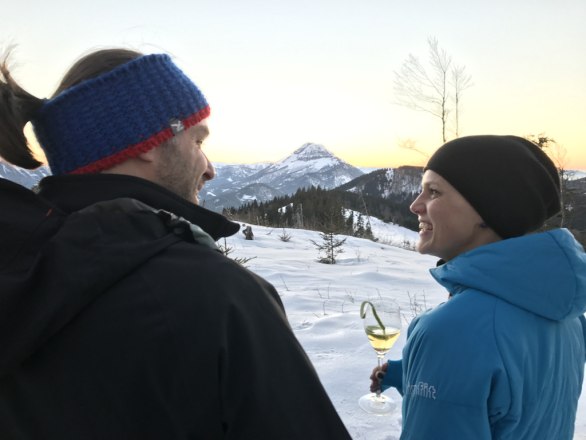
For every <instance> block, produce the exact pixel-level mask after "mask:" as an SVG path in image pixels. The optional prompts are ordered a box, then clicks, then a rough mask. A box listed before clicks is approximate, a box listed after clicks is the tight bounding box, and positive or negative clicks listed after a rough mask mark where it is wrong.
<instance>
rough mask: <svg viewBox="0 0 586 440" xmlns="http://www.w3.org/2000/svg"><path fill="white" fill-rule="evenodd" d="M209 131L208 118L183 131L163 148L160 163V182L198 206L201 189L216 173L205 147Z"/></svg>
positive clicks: (158, 169)
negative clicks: (204, 143)
mask: <svg viewBox="0 0 586 440" xmlns="http://www.w3.org/2000/svg"><path fill="white" fill-rule="evenodd" d="M208 134H209V130H208V126H207V122H206V121H205V120H203V121H201V122H200V123H198V124H197V125H194V126H193V127H189V128H188V129H187V130H185V131H182V132H181V133H179V134H178V135H177V136H175V138H174V140H173V141H172V142H169V143H168V144H167V145H163V146H161V147H160V148H162V149H163V150H162V151H161V155H160V157H159V160H158V162H157V164H156V170H155V172H156V177H157V179H158V181H159V182H158V183H159V184H160V185H161V186H163V187H165V188H167V189H168V190H170V191H172V192H174V193H175V194H177V195H179V196H181V197H183V198H184V199H186V200H188V201H190V202H192V203H195V204H196V205H197V204H198V203H199V191H201V189H202V188H203V186H204V184H205V182H207V181H208V180H211V179H213V178H214V176H215V175H216V172H215V170H214V167H213V165H212V164H211V162H210V161H209V160H208V158H207V156H206V155H205V153H204V152H203V150H202V145H203V142H204V140H205V139H206V138H207V136H208Z"/></svg>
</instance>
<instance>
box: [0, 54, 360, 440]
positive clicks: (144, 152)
mask: <svg viewBox="0 0 586 440" xmlns="http://www.w3.org/2000/svg"><path fill="white" fill-rule="evenodd" d="M2 76H3V78H4V81H3V82H1V81H0V92H1V93H0V120H1V122H0V154H2V155H3V156H4V157H5V158H6V159H7V160H10V161H11V162H13V163H15V165H20V166H27V165H34V159H32V157H31V156H30V151H29V150H28V147H27V145H26V141H25V140H24V138H23V136H22V132H19V130H21V129H22V127H23V126H24V124H25V123H26V121H29V120H31V121H32V123H33V126H34V129H35V133H36V135H37V137H38V139H39V142H40V144H41V146H42V148H43V150H44V151H45V153H46V155H47V159H48V162H49V165H50V167H51V170H52V172H53V176H51V177H47V178H45V179H43V181H42V182H41V184H40V191H39V194H38V195H36V194H33V193H32V192H30V191H28V190H26V189H25V188H23V187H20V186H18V185H16V184H13V183H11V182H7V181H0V206H1V211H2V217H1V220H0V245H1V246H2V249H3V252H2V254H1V255H0V438H3V439H4V438H6V439H41V438H42V439H69V438H70V439H188V438H189V439H206V440H208V439H265V438H267V439H269V438H270V439H328V438H331V439H345V438H350V437H349V435H348V433H347V431H346V429H345V427H344V425H343V424H342V422H341V421H340V419H339V417H338V415H337V413H336V411H335V409H334V408H333V406H332V404H331V402H330V400H329V399H328V397H327V395H326V393H325V391H324V389H323V387H322V385H321V384H320V382H319V379H318V377H317V375H316V373H315V371H314V369H313V368H312V366H311V364H310V362H309V360H308V358H307V356H306V355H305V353H304V351H303V349H302V348H301V346H300V345H299V343H298V341H297V340H296V338H295V335H294V334H293V332H292V330H291V329H290V327H289V325H288V322H287V319H286V316H285V314H284V311H283V306H282V303H281V301H280V298H279V295H278V294H277V292H276V290H275V289H274V287H273V286H272V285H270V284H269V283H267V282H266V281H264V280H263V279H261V278H260V277H258V276H256V275H254V274H253V273H251V272H249V271H248V270H246V269H244V268H242V267H241V266H239V265H238V264H237V263H235V262H233V261H232V260H230V259H228V258H226V257H225V256H223V255H222V254H221V252H219V250H218V249H217V246H216V245H215V241H216V240H218V239H219V238H220V237H225V236H229V235H232V234H234V233H236V231H238V229H239V226H238V225H237V224H235V223H232V222H230V221H228V220H227V219H226V218H224V217H223V216H221V215H219V214H216V213H213V212H210V211H207V210H205V209H204V208H202V207H199V206H198V205H197V204H198V194H199V193H200V191H201V190H202V188H203V186H204V184H205V182H206V181H207V180H209V179H212V178H213V177H214V173H215V172H214V168H213V166H212V165H211V163H210V162H209V161H208V159H207V157H206V155H205V153H204V152H203V150H202V144H203V142H204V140H205V138H206V136H207V135H208V129H207V125H206V118H207V116H208V115H209V106H208V104H207V102H206V100H205V98H204V96H203V95H202V94H201V92H200V91H199V89H198V88H197V87H196V86H195V84H193V82H191V80H190V79H189V78H187V77H186V76H185V75H184V74H183V72H181V71H180V70H179V69H178V68H177V67H176V66H175V65H174V64H173V63H172V61H171V59H170V58H169V57H168V56H166V55H146V56H143V55H142V54H140V53H137V52H134V51H128V50H104V51H98V52H94V53H92V54H90V55H88V56H86V57H84V58H82V59H81V60H80V61H78V62H77V63H76V64H75V65H74V66H73V67H72V68H71V69H70V71H69V72H68V73H67V74H66V75H65V77H64V79H63V81H62V83H61V85H60V86H59V88H58V91H57V92H56V94H55V96H54V97H53V98H51V99H50V100H39V99H37V98H35V97H33V96H32V95H30V94H28V93H26V92H25V91H24V90H23V89H21V88H20V87H18V86H17V85H16V83H15V82H14V80H13V79H12V78H11V77H10V74H9V72H8V69H7V68H6V64H4V65H3V66H2Z"/></svg>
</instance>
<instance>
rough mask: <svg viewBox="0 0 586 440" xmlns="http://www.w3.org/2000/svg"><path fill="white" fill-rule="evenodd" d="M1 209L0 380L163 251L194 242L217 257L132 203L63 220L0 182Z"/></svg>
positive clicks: (185, 225)
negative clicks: (104, 295) (183, 243)
mask: <svg viewBox="0 0 586 440" xmlns="http://www.w3.org/2000/svg"><path fill="white" fill-rule="evenodd" d="M0 206H2V216H1V217H0V245H1V246H2V250H3V251H2V253H1V256H0V376H2V375H4V374H6V373H8V372H9V371H10V370H11V369H13V368H15V367H17V366H18V365H20V364H21V363H22V362H23V361H24V360H25V359H27V358H28V357H29V356H31V355H32V354H33V353H34V352H36V351H37V350H38V349H39V348H40V347H41V346H43V345H44V344H45V343H46V341H47V340H49V339H50V338H51V337H52V336H53V335H55V334H56V333H57V332H58V331H59V330H60V329H62V328H63V327H64V326H65V325H66V324H67V323H68V322H70V321H71V320H72V319H73V318H74V317H75V316H77V315H78V314H79V313H80V311H82V310H83V309H84V308H85V307H86V306H87V305H89V304H90V303H91V302H92V301H93V300H94V299H96V298H97V297H99V296H100V295H101V294H102V293H103V292H104V291H105V290H107V289H108V288H109V287H110V286H112V285H114V284H115V283H117V282H118V281H119V280H120V279H122V278H124V277H125V276H126V275H127V274H128V273H130V272H132V271H133V270H134V269H135V268H137V267H139V266H140V265H142V264H143V263H144V262H145V261H146V260H148V259H150V258H152V257H153V256H154V255H156V254H157V253H159V252H161V251H163V250H164V249H166V248H167V247H169V246H171V245H173V244H175V243H177V242H180V241H192V242H197V243H199V244H201V245H204V246H207V247H210V248H213V249H216V246H215V243H214V240H213V239H212V238H211V237H210V236H209V234H207V233H206V232H204V231H203V230H202V229H201V228H200V227H198V226H196V225H193V224H191V223H189V222H187V221H186V220H184V219H182V218H181V217H178V216H176V215H175V214H171V213H170V212H167V211H164V210H156V209H153V208H152V207H150V206H148V205H146V204H144V203H142V202H140V201H137V200H135V199H129V198H120V199H115V200H110V201H104V202H98V203H94V204H92V205H90V206H88V207H85V208H83V209H80V210H79V211H75V212H72V213H70V214H67V213H65V212H64V211H63V210H61V209H59V208H58V207H56V206H54V205H52V204H51V203H50V202H48V201H47V200H45V199H43V198H41V197H38V196H37V195H35V194H34V193H33V192H31V191H30V190H28V189H26V188H24V187H21V186H20V185H16V184H14V183H12V182H8V181H6V180H3V179H0Z"/></svg>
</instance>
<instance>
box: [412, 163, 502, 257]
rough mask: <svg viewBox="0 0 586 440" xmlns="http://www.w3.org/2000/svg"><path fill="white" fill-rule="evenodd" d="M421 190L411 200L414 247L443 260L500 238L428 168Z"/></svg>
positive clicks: (449, 186) (451, 188) (464, 200)
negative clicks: (416, 239) (415, 228)
mask: <svg viewBox="0 0 586 440" xmlns="http://www.w3.org/2000/svg"><path fill="white" fill-rule="evenodd" d="M421 187H422V190H421V194H419V196H417V198H416V199H415V200H414V201H413V203H412V204H411V207H410V209H411V212H413V213H414V214H416V215H417V218H418V220H419V242H418V243H417V251H419V252H420V253H422V254H429V255H434V256H436V257H439V258H441V259H443V260H446V261H448V260H451V259H452V258H454V257H456V256H458V255H459V254H461V253H463V252H466V251H469V250H471V249H474V248H476V247H478V246H482V245H484V244H487V243H491V242H493V241H498V240H499V239H500V238H499V237H498V235H497V234H496V233H495V232H494V231H492V229H490V228H487V227H486V226H484V224H483V221H482V218H481V217H480V215H479V214H478V213H477V212H476V211H475V210H474V208H473V207H472V206H471V205H470V203H468V202H467V201H466V199H465V198H464V197H463V196H462V195H461V194H460V193H459V192H458V191H456V189H455V188H454V187H453V186H452V185H450V183H448V181H447V180H445V179H444V178H443V177H442V176H440V175H439V174H437V173H435V172H434V171H431V170H427V171H426V172H425V173H424V174H423V179H422V182H421Z"/></svg>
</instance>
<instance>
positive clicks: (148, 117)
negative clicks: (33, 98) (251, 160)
mask: <svg viewBox="0 0 586 440" xmlns="http://www.w3.org/2000/svg"><path fill="white" fill-rule="evenodd" d="M209 114H210V107H209V106H208V103H207V102H206V99H205V97H204V96H203V94H202V93H201V91H200V90H199V89H198V88H197V86H196V85H195V84H194V83H193V82H192V81H191V80H190V79H189V78H188V77H187V76H186V75H185V74H184V73H183V72H182V71H181V70H180V69H179V68H178V67H177V66H176V65H175V64H173V62H172V61H171V58H170V57H169V56H168V55H162V54H155V55H145V56H141V57H139V58H136V59H135V60H132V61H130V62H128V63H125V64H123V65H121V66H118V67H116V68H115V69H113V70H111V71H109V72H107V73H105V74H103V75H100V76H98V77H96V78H93V79H89V80H87V81H84V82H82V83H80V84H78V85H75V86H73V87H71V88H69V89H67V90H65V91H64V92H63V93H61V94H59V95H58V96H56V97H55V98H53V99H50V100H48V101H46V102H45V104H44V105H43V106H42V108H41V109H40V111H39V112H38V114H37V115H36V116H35V118H34V119H33V120H32V124H33V127H34V130H35V134H36V136H37V139H38V140H39V143H40V145H41V147H42V148H43V150H44V152H45V154H46V156H47V160H48V162H49V166H50V167H51V171H52V173H53V174H55V175H59V174H67V173H71V174H81V173H97V172H100V171H102V170H106V169H108V168H111V167H112V166H114V165H116V164H119V163H121V162H124V161H125V160H127V159H129V158H131V157H136V156H138V155H139V154H141V153H144V152H146V151H149V150H151V149H152V148H154V147H157V146H159V145H161V144H162V143H163V142H165V141H167V140H169V139H170V138H172V137H173V136H174V134H176V133H178V132H180V131H182V130H184V129H187V128H188V127H190V126H193V125H196V124H197V123H198V122H200V121H201V120H203V119H205V118H206V117H208V116H209Z"/></svg>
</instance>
